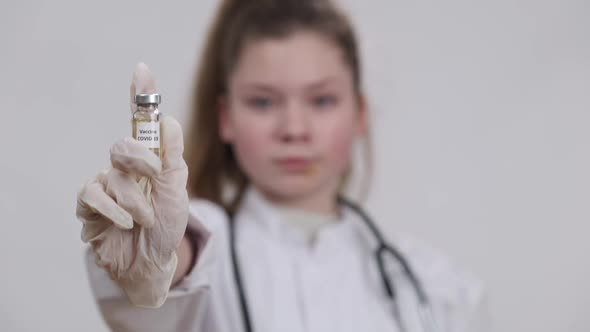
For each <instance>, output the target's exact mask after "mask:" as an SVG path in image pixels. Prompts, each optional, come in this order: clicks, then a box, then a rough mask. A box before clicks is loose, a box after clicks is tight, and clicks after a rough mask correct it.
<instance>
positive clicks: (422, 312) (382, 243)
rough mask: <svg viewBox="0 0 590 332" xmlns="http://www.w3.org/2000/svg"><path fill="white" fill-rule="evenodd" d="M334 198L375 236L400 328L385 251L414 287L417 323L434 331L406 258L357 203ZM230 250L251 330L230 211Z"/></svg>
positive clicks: (250, 330)
mask: <svg viewBox="0 0 590 332" xmlns="http://www.w3.org/2000/svg"><path fill="white" fill-rule="evenodd" d="M338 202H339V203H340V204H341V205H344V206H346V207H348V208H350V209H351V210H352V211H354V212H355V213H356V214H358V215H359V216H360V217H361V219H362V220H363V221H364V223H365V224H366V225H367V227H368V228H369V230H370V231H371V233H372V234H373V236H374V237H375V239H376V240H377V249H376V250H375V260H376V261H377V266H378V268H379V273H380V275H381V281H382V283H383V288H384V289H385V293H386V295H387V297H388V298H389V300H390V301H391V303H392V304H393V307H394V308H396V309H394V315H395V316H396V317H397V318H398V319H397V321H398V324H399V327H400V330H402V331H404V330H405V327H404V326H403V323H402V322H401V319H400V313H399V308H398V306H397V301H396V292H395V288H394V285H393V283H392V282H391V278H390V276H389V273H388V271H387V269H386V268H385V257H386V256H387V255H391V256H393V257H394V258H395V260H396V261H397V262H398V263H399V265H400V266H401V268H402V270H403V273H404V275H405V276H406V278H407V279H408V280H409V282H410V284H411V285H412V288H413V290H414V293H415V296H416V299H417V301H418V308H417V310H418V316H419V318H420V323H421V327H422V331H423V332H436V331H437V330H438V329H437V326H436V322H435V321H434V316H433V312H432V307H431V305H430V301H429V299H428V296H427V295H426V293H425V291H424V288H423V287H422V284H421V283H420V281H419V280H418V278H417V277H416V274H415V273H414V271H413V270H412V268H411V267H410V265H409V264H408V261H407V260H406V258H405V257H404V256H403V255H402V254H401V253H400V251H399V250H397V249H396V248H394V247H393V246H392V245H390V244H388V243H387V241H386V240H385V238H384V237H383V235H382V233H381V232H380V231H379V229H378V228H377V225H376V224H375V223H374V222H373V221H372V219H371V218H370V217H369V215H368V214H367V213H366V212H365V211H364V210H363V209H362V208H361V207H360V206H359V205H357V204H355V203H353V202H351V201H349V200H347V199H345V198H343V197H339V199H338ZM229 224H230V226H229V227H230V241H229V242H230V252H231V260H232V267H233V272H234V278H235V282H236V288H237V291H238V296H239V301H240V308H241V311H242V319H243V321H244V328H245V332H254V329H253V328H252V320H251V317H250V310H249V308H248V304H247V302H246V294H245V292H244V286H243V281H242V275H241V272H240V267H239V263H238V257H237V254H236V246H235V242H236V241H235V239H236V235H235V226H234V218H233V215H232V216H230V222H229Z"/></svg>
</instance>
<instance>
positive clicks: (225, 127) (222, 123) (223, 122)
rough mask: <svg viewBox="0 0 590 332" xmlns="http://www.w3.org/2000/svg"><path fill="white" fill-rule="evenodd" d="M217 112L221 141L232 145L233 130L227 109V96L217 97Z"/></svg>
mask: <svg viewBox="0 0 590 332" xmlns="http://www.w3.org/2000/svg"><path fill="white" fill-rule="evenodd" d="M217 112H218V113H219V114H218V119H219V123H218V126H219V135H220V136H221V140H222V141H223V142H224V143H228V144H230V143H232V142H233V141H234V128H233V123H232V119H231V114H230V109H229V102H228V100H227V96H221V97H219V101H218V103H217Z"/></svg>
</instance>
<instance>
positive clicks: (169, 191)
mask: <svg viewBox="0 0 590 332" xmlns="http://www.w3.org/2000/svg"><path fill="white" fill-rule="evenodd" d="M154 92H156V91H155V82H154V78H153V76H152V74H151V73H150V71H149V69H148V68H147V66H146V65H145V64H141V63H140V64H138V65H137V68H136V70H135V73H134V75H133V82H132V84H131V98H132V99H133V96H134V95H135V94H136V93H154ZM131 105H132V106H131V108H132V111H134V107H135V105H134V103H133V101H132V102H131ZM161 121H162V135H163V138H162V139H163V153H162V160H161V161H160V159H159V158H158V157H157V156H156V155H155V154H154V153H153V152H152V151H150V150H148V149H147V148H145V147H143V146H142V145H141V144H140V143H138V142H137V141H136V140H134V139H133V138H126V139H122V140H120V141H118V142H116V143H115V144H114V145H113V146H112V148H111V164H112V167H111V168H109V169H107V170H106V171H104V172H102V173H100V174H98V176H96V178H94V179H92V180H91V181H90V182H88V183H87V184H86V185H84V187H83V188H82V189H81V190H80V192H79V193H78V205H77V208H76V215H77V216H78V218H79V219H80V220H81V221H82V222H83V225H84V226H83V228H82V241H84V242H89V243H90V245H91V246H92V248H93V249H94V251H95V252H96V254H97V264H98V265H99V266H101V267H103V268H105V269H106V270H107V271H108V272H109V273H110V275H111V278H112V279H113V280H114V281H115V282H117V283H118V284H119V286H121V288H123V290H124V291H125V293H126V294H127V296H128V298H129V300H130V301H131V303H133V304H134V305H136V306H139V307H149V308H156V307H160V306H161V305H162V304H163V303H164V301H165V300H166V297H167V295H168V290H169V288H170V284H171V282H172V278H173V276H174V272H175V270H176V264H177V257H176V249H177V247H178V246H179V244H180V241H181V239H182V237H183V235H184V232H185V230H186V226H187V221H188V195H187V191H186V183H187V176H188V169H187V166H186V163H185V161H184V159H183V158H182V153H183V149H184V144H183V139H182V129H181V127H180V125H179V124H178V122H177V121H176V120H174V118H172V117H170V116H164V117H163V118H162V120H161Z"/></svg>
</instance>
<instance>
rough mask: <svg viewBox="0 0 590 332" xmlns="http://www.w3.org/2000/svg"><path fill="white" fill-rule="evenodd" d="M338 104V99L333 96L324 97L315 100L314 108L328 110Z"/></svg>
mask: <svg viewBox="0 0 590 332" xmlns="http://www.w3.org/2000/svg"><path fill="white" fill-rule="evenodd" d="M336 102H337V99H336V97H335V96H331V95H323V96H317V97H314V98H313V106H315V107H317V108H328V107H330V106H334V105H335V104H336Z"/></svg>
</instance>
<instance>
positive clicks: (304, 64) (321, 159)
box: [220, 32, 366, 211]
mask: <svg viewBox="0 0 590 332" xmlns="http://www.w3.org/2000/svg"><path fill="white" fill-rule="evenodd" d="M228 87H229V89H228V90H229V92H228V95H227V96H225V97H224V98H223V99H222V102H221V109H220V112H221V113H220V132H221V136H222V139H223V140H224V141H225V142H227V143H230V144H232V145H233V148H234V152H235V154H236V157H237V159H238V162H239V164H240V166H241V168H242V169H243V171H244V172H245V173H246V175H247V176H248V178H249V179H250V181H251V183H252V184H253V185H254V186H255V187H256V188H258V190H260V191H261V192H262V193H263V194H265V195H266V196H267V198H269V199H271V200H274V201H276V202H278V203H282V204H287V205H292V206H299V207H303V208H308V209H311V210H317V211H326V210H327V211H330V210H331V209H333V208H334V206H333V204H334V198H335V195H336V193H337V191H338V188H339V185H340V181H341V179H342V176H343V175H344V173H345V172H346V170H347V168H348V165H349V160H350V157H351V150H352V143H353V141H354V138H355V136H356V135H359V134H364V132H365V128H366V111H365V108H364V104H363V102H362V100H361V98H360V97H359V96H358V94H357V93H356V92H355V88H354V84H353V77H352V71H351V69H350V67H349V66H348V65H347V64H346V63H345V61H344V55H343V54H342V51H341V50H340V49H339V48H338V47H337V46H335V44H333V43H332V42H330V41H329V40H327V39H325V38H323V37H322V36H321V35H319V34H316V33H313V32H297V33H294V34H292V35H290V36H289V37H286V38H283V39H261V40H254V41H251V42H249V43H247V45H246V46H245V47H244V49H243V50H242V53H241V55H240V58H239V61H238V62H237V63H236V66H235V69H234V72H233V74H232V75H231V76H230V77H229V81H228Z"/></svg>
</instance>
